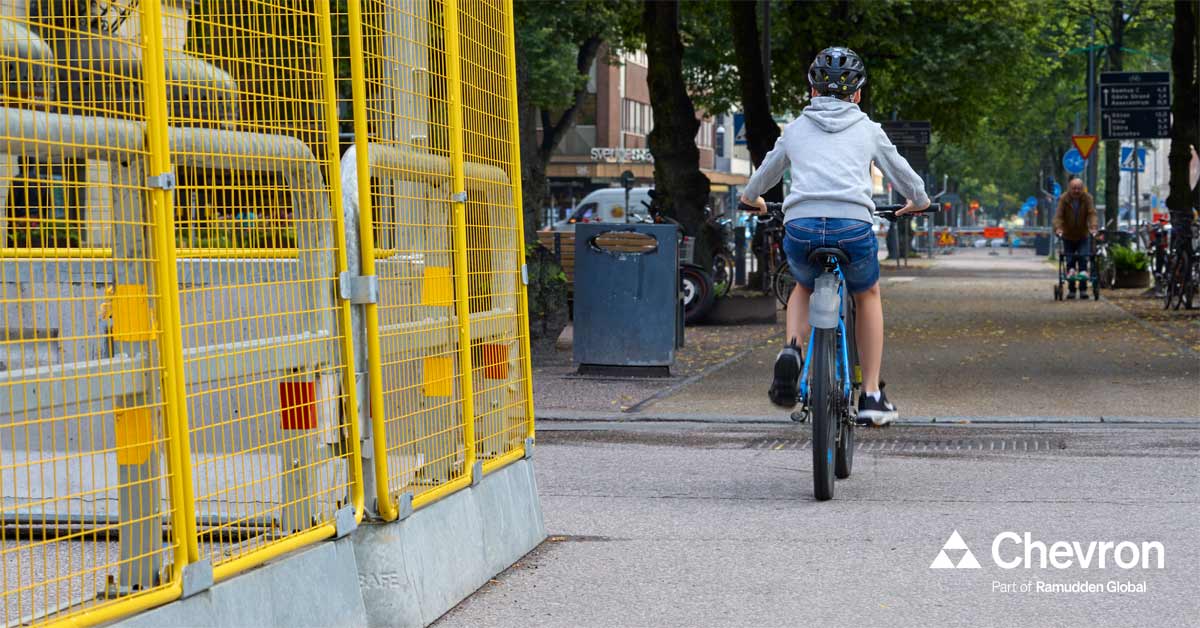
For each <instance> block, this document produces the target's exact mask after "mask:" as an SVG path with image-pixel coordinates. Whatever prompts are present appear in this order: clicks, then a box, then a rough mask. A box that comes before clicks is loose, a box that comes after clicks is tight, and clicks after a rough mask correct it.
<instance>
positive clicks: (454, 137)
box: [442, 0, 482, 483]
mask: <svg viewBox="0 0 1200 628" xmlns="http://www.w3.org/2000/svg"><path fill="white" fill-rule="evenodd" d="M442 19H443V28H444V29H445V33H446V100H447V109H448V113H449V118H450V138H449V139H450V174H451V179H452V181H453V185H454V187H453V189H452V192H453V197H452V198H451V200H452V201H453V205H452V207H453V212H454V263H455V266H457V272H456V273H454V293H455V294H454V306H455V311H456V313H457V317H458V350H459V369H460V370H461V377H460V379H459V386H460V390H461V391H462V413H463V444H464V445H465V446H466V449H467V451H466V457H465V459H464V462H463V465H464V467H465V468H464V472H465V473H469V474H470V476H469V477H470V478H471V482H472V483H474V482H478V481H479V479H480V478H479V476H480V475H482V471H481V470H477V469H476V467H475V381H474V380H475V373H474V368H473V366H472V359H471V308H470V302H471V300H470V293H469V288H468V286H469V283H468V281H467V280H468V274H469V273H470V266H469V265H468V262H467V183H466V175H465V166H464V161H465V160H466V158H465V156H464V151H463V116H462V106H463V104H462V54H461V52H460V51H459V33H458V0H446V3H445V5H444V6H443V9H442Z"/></svg>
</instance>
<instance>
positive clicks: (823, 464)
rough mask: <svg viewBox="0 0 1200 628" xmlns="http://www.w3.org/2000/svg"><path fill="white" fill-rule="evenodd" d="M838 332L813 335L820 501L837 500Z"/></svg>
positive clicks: (816, 469)
mask: <svg viewBox="0 0 1200 628" xmlns="http://www.w3.org/2000/svg"><path fill="white" fill-rule="evenodd" d="M836 351H837V330H836V329H818V330H817V331H816V333H815V334H813V347H812V355H813V358H812V361H813V362H812V365H810V366H809V369H808V372H809V405H810V406H811V407H812V451H813V492H814V493H815V495H816V497H817V499H818V500H820V501H825V500H827V499H832V498H833V481H834V470H835V469H834V466H835V460H834V458H835V456H836V455H837V454H836V448H837V431H838V424H839V422H840V419H839V413H838V411H837V409H838V401H837V399H838V396H839V395H840V394H841V390H839V389H838V385H837V382H838V377H837V358H836V353H835V352H836Z"/></svg>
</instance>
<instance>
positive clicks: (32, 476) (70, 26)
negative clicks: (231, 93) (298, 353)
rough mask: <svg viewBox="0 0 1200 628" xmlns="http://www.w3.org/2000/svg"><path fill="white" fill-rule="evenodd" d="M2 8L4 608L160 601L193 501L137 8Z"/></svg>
mask: <svg viewBox="0 0 1200 628" xmlns="http://www.w3.org/2000/svg"><path fill="white" fill-rule="evenodd" d="M0 8H2V9H3V11H2V12H0V13H2V17H0V236H2V240H0V271H2V277H3V279H2V282H3V283H2V284H0V290H2V292H0V515H2V517H3V521H2V522H0V526H2V529H3V540H2V545H0V558H2V560H0V582H2V583H3V591H2V593H0V609H2V610H0V621H2V622H3V623H4V624H5V625H15V624H19V623H23V622H24V623H34V624H37V623H42V622H45V621H48V620H49V619H61V618H66V617H74V616H77V615H81V614H85V613H88V612H91V611H95V610H97V609H100V608H104V607H113V606H117V605H122V606H126V607H131V608H132V607H133V606H137V605H140V606H146V605H148V604H150V603H154V602H155V601H156V600H157V601H161V600H162V599H165V598H164V593H166V594H167V596H169V592H166V589H168V588H169V586H170V584H171V581H172V577H173V574H172V571H171V569H170V565H171V564H172V563H173V562H174V561H175V558H176V556H177V552H176V549H175V545H176V541H177V539H176V538H175V537H174V534H173V530H174V529H176V525H177V524H178V522H177V521H173V520H174V519H175V517H176V515H177V514H178V507H179V506H178V504H177V503H175V502H174V501H173V500H172V499H171V493H172V491H171V490H169V487H170V486H171V485H172V480H173V479H176V478H173V477H172V475H173V474H172V472H171V471H170V469H171V468H172V465H170V464H169V462H168V461H169V460H171V459H172V456H171V454H170V452H169V451H168V450H169V445H170V443H169V442H168V440H167V437H168V435H169V434H170V433H171V428H170V426H169V425H168V419H169V414H168V413H167V412H166V410H167V405H166V402H165V401H164V397H163V395H162V392H161V390H160V387H159V385H158V383H159V382H160V381H161V376H162V371H163V368H164V366H163V364H164V363H165V361H164V360H163V358H162V347H163V342H164V334H163V328H162V325H161V324H160V321H162V320H163V316H162V310H161V308H162V306H163V305H164V300H163V288H164V286H163V283H162V282H161V281H160V278H159V276H158V274H157V272H156V268H155V264H156V262H158V261H161V259H162V255H163V254H164V253H163V251H164V248H163V245H164V244H165V242H164V241H163V238H162V237H161V236H162V234H161V233H159V232H157V231H156V229H155V228H154V224H153V220H152V216H153V209H152V202H151V200H152V192H151V191H150V190H149V188H148V187H147V185H146V181H147V175H148V174H149V172H148V159H149V149H148V148H147V143H146V118H147V116H146V112H145V111H144V109H143V107H142V104H143V102H144V93H145V90H146V85H145V83H144V82H143V78H142V71H143V68H144V65H143V62H144V60H145V59H146V50H145V49H144V48H143V47H142V45H141V43H140V41H141V40H142V37H141V28H142V25H143V24H146V23H148V20H147V19H146V14H145V13H144V12H143V11H142V9H141V8H140V7H138V6H137V4H136V3H133V4H121V3H118V2H111V3H110V2H72V1H65V0H62V1H49V0H44V1H39V0H30V1H28V2H4V3H3V4H2V5H0Z"/></svg>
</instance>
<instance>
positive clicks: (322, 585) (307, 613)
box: [114, 537, 366, 628]
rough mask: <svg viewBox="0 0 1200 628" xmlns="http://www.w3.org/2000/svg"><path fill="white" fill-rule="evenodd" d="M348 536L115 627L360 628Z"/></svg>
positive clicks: (361, 609)
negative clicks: (294, 627)
mask: <svg viewBox="0 0 1200 628" xmlns="http://www.w3.org/2000/svg"><path fill="white" fill-rule="evenodd" d="M365 624H366V608H365V607H364V606H363V600H362V595H361V594H360V593H359V587H358V568H357V567H356V565H355V564H354V543H353V541H352V540H351V538H350V537H347V538H343V539H340V540H338V541H333V542H327V543H318V544H316V545H313V546H311V547H306V548H304V549H301V550H297V551H296V552H294V553H291V554H288V555H286V556H284V557H283V558H280V559H279V560H276V561H273V562H270V563H268V564H266V565H263V566H262V567H259V568H258V569H252V570H250V571H248V572H246V573H244V574H240V575H238V576H235V577H233V578H230V579H229V580H226V581H224V582H221V583H218V584H216V585H213V587H212V588H210V589H208V590H207V591H203V592H201V593H197V594H196V595H193V596H192V597H189V598H186V599H183V600H178V601H175V602H171V603H170V604H167V605H165V606H160V607H158V608H155V609H151V610H149V611H146V612H144V613H141V614H138V615H134V616H133V617H130V618H128V619H125V620H122V621H120V622H117V623H116V624H114V625H115V626H119V627H120V628H167V627H170V628H185V627H186V628H190V627H192V626H195V627H197V628H201V627H204V628H209V627H220V628H226V627H229V628H232V627H234V626H279V627H280V628H283V627H285V626H286V627H291V626H296V627H302V626H312V627H314V628H316V627H320V626H362V625H365Z"/></svg>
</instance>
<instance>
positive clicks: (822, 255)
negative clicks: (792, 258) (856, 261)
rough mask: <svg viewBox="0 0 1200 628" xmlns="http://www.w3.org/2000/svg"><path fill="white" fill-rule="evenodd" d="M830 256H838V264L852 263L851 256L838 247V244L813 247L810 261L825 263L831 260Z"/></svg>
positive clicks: (847, 264)
mask: <svg viewBox="0 0 1200 628" xmlns="http://www.w3.org/2000/svg"><path fill="white" fill-rule="evenodd" d="M830 256H832V257H834V258H837V261H838V264H841V265H842V266H849V265H850V258H849V257H847V256H846V252H845V251H843V250H841V249H839V248H837V247H836V246H823V247H820V248H817V249H813V251H812V252H811V253H809V254H808V263H810V264H825V263H826V262H827V261H828V260H829V258H830Z"/></svg>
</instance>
